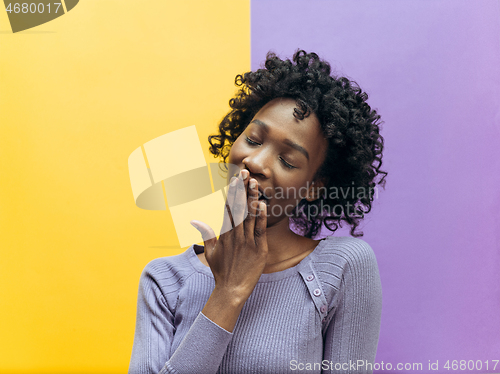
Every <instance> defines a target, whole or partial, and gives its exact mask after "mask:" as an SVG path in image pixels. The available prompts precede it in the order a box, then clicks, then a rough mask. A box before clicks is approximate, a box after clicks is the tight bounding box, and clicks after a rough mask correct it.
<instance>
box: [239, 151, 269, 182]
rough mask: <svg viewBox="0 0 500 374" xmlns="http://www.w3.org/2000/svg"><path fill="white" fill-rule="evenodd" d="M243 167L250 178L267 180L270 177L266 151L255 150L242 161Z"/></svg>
mask: <svg viewBox="0 0 500 374" xmlns="http://www.w3.org/2000/svg"><path fill="white" fill-rule="evenodd" d="M243 165H245V168H246V169H247V170H248V171H249V172H250V177H252V178H255V177H260V178H264V179H268V178H269V177H270V176H271V169H270V167H269V166H270V160H269V159H268V157H267V155H266V151H264V150H262V149H260V150H255V151H254V152H252V153H251V154H249V155H247V156H246V157H245V158H244V159H243Z"/></svg>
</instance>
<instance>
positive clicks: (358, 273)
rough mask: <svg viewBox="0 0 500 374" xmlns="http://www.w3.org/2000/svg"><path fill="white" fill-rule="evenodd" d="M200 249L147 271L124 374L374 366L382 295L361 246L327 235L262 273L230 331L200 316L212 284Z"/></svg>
mask: <svg viewBox="0 0 500 374" xmlns="http://www.w3.org/2000/svg"><path fill="white" fill-rule="evenodd" d="M202 251H203V247H201V246H198V245H194V246H191V247H189V249H188V250H187V251H186V252H184V253H182V254H180V255H177V256H171V257H163V258H158V259H155V260H153V261H151V262H150V263H149V264H147V265H146V267H145V268H144V270H143V272H142V274H141V278H140V282H139V296H138V300H137V321H136V328H135V337H134V345H133V348H132V358H131V361H130V367H129V374H158V373H160V374H165V373H175V374H184V373H186V374H209V373H230V374H237V373H245V374H246V373H259V374H267V373H276V374H278V373H298V372H299V373H371V372H372V367H371V365H370V364H372V363H373V362H374V360H375V353H376V350H377V343H378V336H379V328H380V313H381V307H382V291H381V285H380V277H379V272H378V267H377V260H376V259H375V255H374V253H373V251H372V249H371V248H370V246H369V245H368V244H367V243H366V242H364V241H363V240H360V239H356V238H352V237H335V236H331V237H328V238H326V239H324V240H322V241H321V242H320V243H319V244H318V246H317V247H316V248H315V249H314V251H313V252H311V253H310V254H309V255H308V256H307V257H305V258H304V259H303V260H302V261H301V262H300V263H299V264H298V265H296V266H294V267H292V268H289V269H285V270H283V271H279V272H275V273H269V274H262V275H261V277H260V279H259V281H258V283H257V285H256V286H255V289H254V291H253V293H252V294H251V295H250V298H249V299H248V300H247V301H246V303H245V305H244V307H243V309H242V311H241V314H240V316H239V318H238V321H237V322H236V326H235V328H234V330H233V332H232V333H230V332H228V331H226V330H224V329H223V328H222V327H220V326H218V325H217V324H215V323H214V322H212V321H211V320H210V319H208V318H207V317H206V316H205V315H203V313H201V310H202V309H203V307H204V306H205V304H206V302H207V300H208V298H209V296H210V294H211V292H212V290H213V288H214V286H215V282H214V278H213V275H212V272H211V271H210V268H208V267H207V266H205V265H203V264H202V263H201V262H200V260H199V259H198V257H197V256H196V254H197V253H201V252H202ZM358 360H359V361H358Z"/></svg>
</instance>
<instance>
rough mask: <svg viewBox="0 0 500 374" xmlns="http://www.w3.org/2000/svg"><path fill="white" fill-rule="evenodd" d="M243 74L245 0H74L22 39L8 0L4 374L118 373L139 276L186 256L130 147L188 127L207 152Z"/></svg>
mask: <svg viewBox="0 0 500 374" xmlns="http://www.w3.org/2000/svg"><path fill="white" fill-rule="evenodd" d="M249 69H250V2H249V0H229V1H210V2H208V1H192V0H189V1H175V2H173V1H165V0H149V1H145V2H139V1H123V0H99V1H80V3H79V4H78V5H77V6H76V7H75V8H74V9H73V10H71V11H70V12H69V13H67V14H66V15H64V16H62V17H60V18H57V19H55V20H53V21H51V22H49V23H46V24H43V25H40V26H38V27H35V28H32V29H29V30H26V31H23V32H20V33H17V34H12V32H11V31H10V25H9V23H8V18H7V14H6V13H5V12H4V10H3V3H2V11H1V12H0V178H1V180H0V182H1V183H0V250H1V252H0V253H1V261H0V277H1V282H0V337H1V339H0V373H124V372H126V371H127V369H128V364H129V360H130V354H131V350H132V343H133V337H134V329H135V315H136V299H137V287H138V281H139V276H140V273H141V271H142V269H143V268H144V266H145V265H146V264H147V263H148V262H149V261H150V260H152V259H154V258H157V257H163V256H168V255H172V254H177V253H180V252H182V251H183V249H181V248H180V247H179V245H178V241H177V237H176V234H175V231H174V227H173V223H172V220H171V216H170V213H169V212H168V211H146V210H141V209H139V208H138V207H136V206H135V204H134V199H133V196H132V191H131V187H130V181H129V175H128V168H127V159H128V156H129V155H130V153H131V152H132V151H133V150H134V149H136V148H137V147H139V146H140V145H141V144H144V143H145V142H147V141H149V140H151V139H154V138H156V137H158V136H161V135H163V134H165V133H167V132H170V131H173V130H176V129H180V128H182V127H186V126H190V125H196V127H197V130H198V134H199V136H200V141H201V143H202V145H203V146H204V152H205V157H206V160H207V161H208V162H210V161H212V160H213V158H212V156H211V155H210V154H209V153H208V146H207V144H208V143H207V136H208V135H209V134H210V133H213V132H215V130H216V125H217V124H218V121H220V119H221V118H222V117H223V116H224V115H225V114H226V112H227V110H228V108H229V107H228V104H227V103H228V100H229V99H230V97H231V96H232V95H233V93H234V92H235V90H236V88H235V86H234V85H233V82H234V77H235V75H236V74H238V73H242V72H245V71H248V70H249ZM180 161H182V155H180V156H179V159H176V160H171V162H180Z"/></svg>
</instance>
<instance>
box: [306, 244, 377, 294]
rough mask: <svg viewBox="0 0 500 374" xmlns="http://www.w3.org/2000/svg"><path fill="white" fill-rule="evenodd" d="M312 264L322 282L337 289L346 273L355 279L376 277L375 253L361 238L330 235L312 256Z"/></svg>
mask: <svg viewBox="0 0 500 374" xmlns="http://www.w3.org/2000/svg"><path fill="white" fill-rule="evenodd" d="M312 266H313V268H314V269H315V272H317V274H318V278H319V279H320V280H321V281H322V283H323V284H327V285H329V286H330V287H333V289H336V290H338V289H339V288H340V284H341V282H343V281H344V278H345V277H346V276H347V275H350V276H353V277H355V278H357V279H361V278H365V279H366V278H373V277H378V265H377V259H376V257H375V253H374V252H373V249H372V248H371V247H370V245H369V244H368V243H367V242H365V241H364V240H362V239H359V238H353V237H350V236H338V237H336V236H330V237H328V238H326V239H325V242H324V243H323V245H322V246H321V247H319V248H318V251H315V252H314V256H313V257H312Z"/></svg>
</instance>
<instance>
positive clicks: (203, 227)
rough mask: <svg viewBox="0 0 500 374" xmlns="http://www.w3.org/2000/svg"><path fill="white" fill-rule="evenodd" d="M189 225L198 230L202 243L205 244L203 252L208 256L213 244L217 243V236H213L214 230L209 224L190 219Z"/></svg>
mask: <svg viewBox="0 0 500 374" xmlns="http://www.w3.org/2000/svg"><path fill="white" fill-rule="evenodd" d="M190 223H191V225H193V227H194V228H195V229H196V230H198V231H199V232H200V234H201V237H202V239H203V244H204V245H205V254H206V255H207V256H210V255H211V254H212V251H213V249H214V248H215V244H216V243H217V238H216V237H215V232H214V230H212V228H211V227H210V226H208V225H207V224H206V223H204V222H201V221H196V220H192V221H191V222H190Z"/></svg>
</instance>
